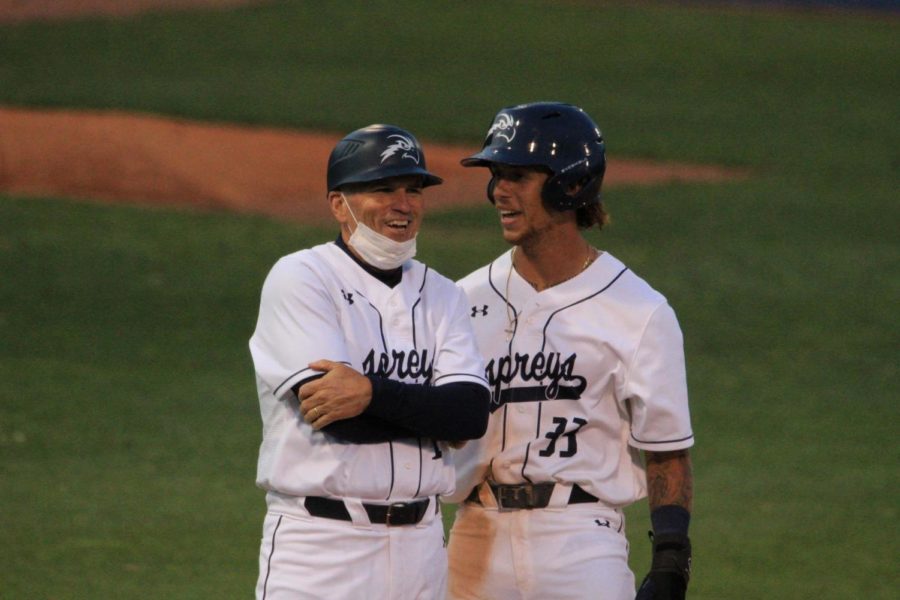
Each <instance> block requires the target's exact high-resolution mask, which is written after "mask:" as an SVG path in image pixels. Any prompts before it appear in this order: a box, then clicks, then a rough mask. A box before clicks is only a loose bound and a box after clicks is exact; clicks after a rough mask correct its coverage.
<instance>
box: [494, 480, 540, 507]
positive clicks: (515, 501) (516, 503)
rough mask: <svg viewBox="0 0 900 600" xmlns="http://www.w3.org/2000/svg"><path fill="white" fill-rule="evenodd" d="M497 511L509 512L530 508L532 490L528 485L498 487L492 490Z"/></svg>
mask: <svg viewBox="0 0 900 600" xmlns="http://www.w3.org/2000/svg"><path fill="white" fill-rule="evenodd" d="M494 496H495V498H496V499H497V510H498V511H500V512H509V511H513V510H517V509H520V508H531V507H532V506H533V504H534V490H533V489H532V487H531V486H530V485H527V484H525V485H498V486H497V487H496V488H495V490H494Z"/></svg>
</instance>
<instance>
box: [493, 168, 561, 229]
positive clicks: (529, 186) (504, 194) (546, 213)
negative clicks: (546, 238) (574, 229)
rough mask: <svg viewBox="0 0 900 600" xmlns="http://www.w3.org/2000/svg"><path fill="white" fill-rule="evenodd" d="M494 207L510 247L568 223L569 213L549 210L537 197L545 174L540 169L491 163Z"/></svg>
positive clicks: (539, 195) (539, 194)
mask: <svg viewBox="0 0 900 600" xmlns="http://www.w3.org/2000/svg"><path fill="white" fill-rule="evenodd" d="M490 169H491V175H493V176H494V206H495V207H496V209H497V212H498V213H499V215H500V226H501V227H502V228H503V238H504V239H505V240H506V241H507V242H509V243H510V244H515V245H523V244H528V243H532V242H537V241H539V240H540V238H541V237H542V236H543V235H544V234H546V233H548V232H551V231H553V230H554V229H555V228H556V227H557V226H558V225H560V224H562V223H567V222H568V221H570V220H571V216H572V215H571V214H567V213H564V212H560V211H555V210H549V209H547V207H546V206H545V204H544V201H543V199H542V198H541V190H542V189H543V187H544V182H546V181H547V179H548V178H549V177H550V175H549V173H547V172H546V171H545V170H543V169H540V168H534V167H517V166H511V165H503V164H499V163H494V164H492V165H491V166H490Z"/></svg>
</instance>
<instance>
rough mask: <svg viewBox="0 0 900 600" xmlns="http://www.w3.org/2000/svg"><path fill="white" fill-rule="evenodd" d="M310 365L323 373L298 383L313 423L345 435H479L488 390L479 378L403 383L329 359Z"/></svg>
mask: <svg viewBox="0 0 900 600" xmlns="http://www.w3.org/2000/svg"><path fill="white" fill-rule="evenodd" d="M310 367H312V368H314V369H316V370H319V371H323V372H324V375H322V376H321V377H319V378H316V379H315V380H312V381H310V380H307V383H304V384H303V385H301V386H300V387H299V390H298V397H299V399H300V411H301V413H302V414H303V418H304V419H305V420H306V421H307V422H308V423H310V424H311V425H312V426H313V428H314V429H319V430H323V431H326V432H328V433H330V434H332V435H335V436H338V437H340V438H342V439H344V440H346V441H351V442H356V443H372V442H376V441H388V440H392V439H398V438H402V437H415V436H424V437H430V438H432V439H436V440H448V441H449V440H454V441H457V440H468V439H475V438H479V437H481V436H482V435H484V432H485V430H486V429H487V418H488V402H489V400H490V394H489V392H488V391H487V388H485V387H484V386H482V385H480V384H475V383H469V382H454V383H448V384H446V385H441V386H430V385H423V384H414V383H403V382H399V381H394V380H392V379H386V378H383V377H376V376H365V375H363V374H361V373H359V372H358V371H356V370H355V369H352V368H350V367H348V366H346V365H342V364H339V363H334V362H331V361H316V362H315V363H311V364H310ZM345 421H353V423H347V422H345Z"/></svg>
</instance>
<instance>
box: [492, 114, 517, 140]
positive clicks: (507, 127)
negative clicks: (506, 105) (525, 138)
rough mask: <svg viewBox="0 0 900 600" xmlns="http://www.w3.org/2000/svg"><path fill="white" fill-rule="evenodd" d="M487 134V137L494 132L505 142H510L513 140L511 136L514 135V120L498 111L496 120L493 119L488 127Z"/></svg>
mask: <svg viewBox="0 0 900 600" xmlns="http://www.w3.org/2000/svg"><path fill="white" fill-rule="evenodd" d="M487 134H488V136H489V137H490V136H491V135H492V134H496V136H497V137H500V138H503V139H504V140H506V141H507V142H511V141H513V138H514V137H516V122H515V121H514V120H513V118H512V117H511V116H509V115H508V114H506V113H500V114H499V115H498V116H497V120H496V121H494V124H493V125H491V128H490V129H488V133H487Z"/></svg>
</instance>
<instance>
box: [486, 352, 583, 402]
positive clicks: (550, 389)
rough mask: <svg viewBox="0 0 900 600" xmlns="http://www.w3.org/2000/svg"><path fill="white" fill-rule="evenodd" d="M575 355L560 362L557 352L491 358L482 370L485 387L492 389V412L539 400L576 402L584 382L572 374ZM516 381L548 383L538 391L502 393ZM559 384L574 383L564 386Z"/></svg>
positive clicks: (576, 356) (581, 378)
mask: <svg viewBox="0 0 900 600" xmlns="http://www.w3.org/2000/svg"><path fill="white" fill-rule="evenodd" d="M577 359H578V355H577V354H575V353H573V354H571V355H570V356H569V357H568V358H566V359H563V358H562V355H561V354H560V353H559V352H548V353H545V352H535V353H534V355H531V354H519V353H518V352H516V354H515V357H511V356H509V355H506V356H501V357H500V358H492V359H491V360H490V361H489V362H488V363H487V366H486V367H485V369H484V372H485V375H486V376H487V379H488V383H489V384H490V386H491V394H492V401H493V405H492V407H491V408H492V409H494V410H496V408H497V407H499V406H500V405H502V404H504V403H506V402H533V401H538V400H554V399H559V400H577V399H578V398H581V393H582V392H583V391H584V389H585V388H586V387H587V380H586V379H585V378H584V377H581V376H580V375H576V374H574V372H573V371H574V370H575V362H576V360H577ZM516 377H519V378H520V379H521V380H522V381H523V382H528V381H538V382H541V383H543V382H544V381H545V380H548V379H549V384H548V385H541V386H539V387H537V388H518V389H519V390H521V391H520V392H519V393H518V394H510V393H507V392H511V391H512V390H501V389H500V388H501V387H502V386H503V385H508V384H510V383H511V382H512V381H513V379H515V378H516ZM562 382H565V383H574V385H568V386H563V385H560V384H561V383H562ZM526 389H528V390H533V391H534V392H537V393H534V394H528V393H523V392H524V390H526Z"/></svg>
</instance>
